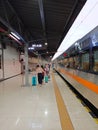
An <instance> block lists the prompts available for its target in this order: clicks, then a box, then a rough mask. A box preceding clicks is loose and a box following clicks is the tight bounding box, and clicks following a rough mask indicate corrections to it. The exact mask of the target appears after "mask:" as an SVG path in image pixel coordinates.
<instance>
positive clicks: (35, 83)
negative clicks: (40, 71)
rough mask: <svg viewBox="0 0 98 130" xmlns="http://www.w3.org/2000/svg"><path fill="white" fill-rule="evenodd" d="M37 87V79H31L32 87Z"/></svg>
mask: <svg viewBox="0 0 98 130" xmlns="http://www.w3.org/2000/svg"><path fill="white" fill-rule="evenodd" d="M36 85H37V77H36V76H33V77H32V86H36Z"/></svg>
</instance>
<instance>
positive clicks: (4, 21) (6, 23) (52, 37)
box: [0, 0, 86, 57]
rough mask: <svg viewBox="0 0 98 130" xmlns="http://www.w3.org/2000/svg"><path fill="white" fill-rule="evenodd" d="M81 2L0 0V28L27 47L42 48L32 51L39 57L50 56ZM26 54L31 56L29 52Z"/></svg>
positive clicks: (77, 11) (68, 27)
mask: <svg viewBox="0 0 98 130" xmlns="http://www.w3.org/2000/svg"><path fill="white" fill-rule="evenodd" d="M85 2H86V0H0V5H1V6H0V27H2V28H3V29H5V30H6V31H9V30H10V29H12V30H15V31H16V32H17V33H18V34H19V35H20V36H21V37H22V38H23V39H24V41H25V42H26V43H27V44H28V46H29V47H31V46H32V44H42V45H43V47H42V48H36V50H35V51H38V53H40V54H41V55H42V56H44V57H45V56H47V55H48V56H53V55H54V53H55V52H56V50H57V49H58V47H59V45H60V44H61V42H62V40H63V38H64V37H65V35H66V34H67V32H68V30H69V29H70V27H71V25H72V24H73V22H74V20H75V18H76V17H77V15H78V14H79V12H80V11H81V9H82V7H83V6H84V4H85ZM45 43H48V45H45ZM19 46H20V45H19ZM47 52H48V53H47ZM29 54H30V55H32V51H30V52H29Z"/></svg>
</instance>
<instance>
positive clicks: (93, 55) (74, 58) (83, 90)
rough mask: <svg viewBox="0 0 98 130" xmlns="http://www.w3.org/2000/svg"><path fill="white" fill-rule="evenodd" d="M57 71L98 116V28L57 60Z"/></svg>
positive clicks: (74, 44)
mask: <svg viewBox="0 0 98 130" xmlns="http://www.w3.org/2000/svg"><path fill="white" fill-rule="evenodd" d="M55 63H56V67H55V70H56V71H57V72H58V73H59V74H60V75H61V76H62V77H63V78H64V79H65V80H66V81H67V82H68V83H70V85H72V86H73V88H74V89H75V91H77V92H78V93H79V94H80V95H81V96H82V97H83V100H84V101H85V102H86V103H87V104H89V106H90V107H91V109H93V110H94V112H95V113H96V115H97V116H98V26H97V27H95V28H94V29H93V30H91V31H90V32H89V33H87V34H86V35H85V36H83V37H82V38H81V39H79V40H77V41H76V42H75V43H73V44H72V45H71V46H70V47H69V48H68V49H67V50H66V51H64V53H63V54H61V55H60V56H59V57H58V58H57V59H56V62H55Z"/></svg>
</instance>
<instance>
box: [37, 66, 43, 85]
mask: <svg viewBox="0 0 98 130" xmlns="http://www.w3.org/2000/svg"><path fill="white" fill-rule="evenodd" d="M36 73H37V76H38V83H39V84H40V85H42V80H43V76H42V73H43V69H42V68H41V67H40V65H37V67H36Z"/></svg>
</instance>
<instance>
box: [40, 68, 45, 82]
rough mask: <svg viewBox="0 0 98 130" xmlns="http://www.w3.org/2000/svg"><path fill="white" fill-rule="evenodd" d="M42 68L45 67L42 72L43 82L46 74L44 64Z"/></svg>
mask: <svg viewBox="0 0 98 130" xmlns="http://www.w3.org/2000/svg"><path fill="white" fill-rule="evenodd" d="M41 68H42V69H43V72H42V82H43V81H44V76H45V70H44V67H43V65H41Z"/></svg>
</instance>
